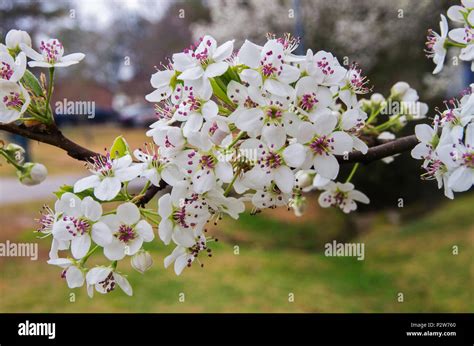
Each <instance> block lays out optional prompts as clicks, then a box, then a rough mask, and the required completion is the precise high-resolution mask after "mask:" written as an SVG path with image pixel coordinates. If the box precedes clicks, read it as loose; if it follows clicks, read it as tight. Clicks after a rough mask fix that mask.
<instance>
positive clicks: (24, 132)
mask: <svg viewBox="0 0 474 346" xmlns="http://www.w3.org/2000/svg"><path fill="white" fill-rule="evenodd" d="M0 130H4V131H7V132H10V133H14V134H17V135H20V136H23V137H26V138H29V139H33V140H36V141H39V142H43V143H46V144H50V145H52V146H55V147H58V148H61V149H63V150H64V151H66V152H67V154H68V155H69V156H71V157H72V158H74V159H76V160H81V161H89V160H90V158H91V157H94V156H100V155H101V154H99V153H96V152H94V151H91V150H89V149H87V148H84V147H82V146H80V145H79V144H77V143H75V142H73V141H71V140H70V139H68V138H67V137H65V136H64V135H63V133H62V132H61V131H60V130H59V129H58V128H57V127H55V126H54V127H47V128H38V127H36V128H28V127H25V126H17V125H13V124H0ZM416 144H418V140H417V139H416V137H415V135H411V136H406V137H402V138H398V139H395V140H393V141H390V142H387V143H384V144H380V145H376V146H374V147H371V148H369V150H368V151H367V153H366V154H362V153H361V152H359V151H355V152H352V153H350V154H349V155H347V156H342V155H339V156H336V158H337V160H338V161H339V163H341V164H344V163H355V162H361V163H364V164H367V163H370V162H372V161H375V160H380V159H383V158H384V157H387V156H391V155H394V154H399V153H402V152H404V151H407V150H410V149H412V148H413V147H414V146H415V145H416ZM165 187H166V184H164V182H163V183H162V184H161V185H160V186H154V185H151V186H150V187H149V188H148V189H147V191H146V192H145V194H144V195H143V196H142V197H141V198H140V199H138V200H137V201H136V204H137V205H140V206H145V205H146V204H147V203H148V202H149V201H150V200H151V199H152V198H153V197H154V196H155V195H156V194H157V193H158V192H159V191H161V190H163V189H164V188H165Z"/></svg>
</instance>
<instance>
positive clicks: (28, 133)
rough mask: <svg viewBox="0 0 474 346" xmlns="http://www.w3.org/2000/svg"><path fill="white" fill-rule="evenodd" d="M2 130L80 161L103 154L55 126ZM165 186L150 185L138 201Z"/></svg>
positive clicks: (141, 202)
mask: <svg viewBox="0 0 474 346" xmlns="http://www.w3.org/2000/svg"><path fill="white" fill-rule="evenodd" d="M0 130H4V131H7V132H10V133H14V134H17V135H20V136H23V137H26V138H29V139H33V140H36V141H38V142H42V143H46V144H49V145H52V146H55V147H58V148H61V149H63V150H64V151H66V152H67V154H68V155H69V156H70V157H72V158H74V159H76V160H80V161H89V160H90V159H91V158H92V157H95V156H100V155H101V154H99V153H96V152H94V151H92V150H89V149H87V148H84V147H83V146H80V145H79V144H77V143H75V142H73V141H71V140H70V139H69V138H67V137H65V136H64V135H63V133H62V132H61V131H60V130H59V129H58V128H57V127H55V126H53V127H47V128H40V127H35V128H29V127H25V126H17V125H13V124H0ZM165 187H166V185H165V186H162V187H161V186H160V187H156V186H154V185H152V186H150V187H149V188H148V190H147V191H146V193H145V194H144V195H143V197H141V198H140V199H138V200H137V201H136V203H137V204H138V205H140V206H144V205H146V204H147V203H148V202H149V201H150V200H151V199H152V198H153V197H154V196H155V195H156V194H157V193H158V191H160V190H162V189H164V188H165Z"/></svg>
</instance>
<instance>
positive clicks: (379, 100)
mask: <svg viewBox="0 0 474 346" xmlns="http://www.w3.org/2000/svg"><path fill="white" fill-rule="evenodd" d="M370 101H371V102H372V103H373V104H376V105H379V104H381V103H382V102H384V101H385V97H383V95H382V94H379V93H375V94H372V96H370Z"/></svg>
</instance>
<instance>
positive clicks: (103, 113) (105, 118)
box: [54, 107, 119, 126]
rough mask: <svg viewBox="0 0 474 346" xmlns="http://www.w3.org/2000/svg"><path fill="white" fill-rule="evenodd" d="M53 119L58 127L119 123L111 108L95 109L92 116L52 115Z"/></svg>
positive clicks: (117, 115)
mask: <svg viewBox="0 0 474 346" xmlns="http://www.w3.org/2000/svg"><path fill="white" fill-rule="evenodd" d="M54 119H55V121H56V123H57V124H58V125H59V126H62V125H77V124H82V125H87V124H91V125H92V124H104V123H109V122H110V123H113V122H117V121H119V113H117V112H116V111H115V110H113V109H112V108H102V107H97V108H95V110H94V114H69V113H68V114H59V113H55V114H54Z"/></svg>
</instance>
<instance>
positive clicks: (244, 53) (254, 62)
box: [237, 40, 262, 68]
mask: <svg viewBox="0 0 474 346" xmlns="http://www.w3.org/2000/svg"><path fill="white" fill-rule="evenodd" d="M261 50H262V47H260V46H258V45H256V44H255V43H253V42H250V41H248V40H245V42H244V44H243V45H242V47H241V48H240V50H239V53H238V54H237V57H238V59H239V62H241V63H242V64H244V65H247V66H248V67H250V68H257V67H258V66H259V63H260V52H261Z"/></svg>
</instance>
